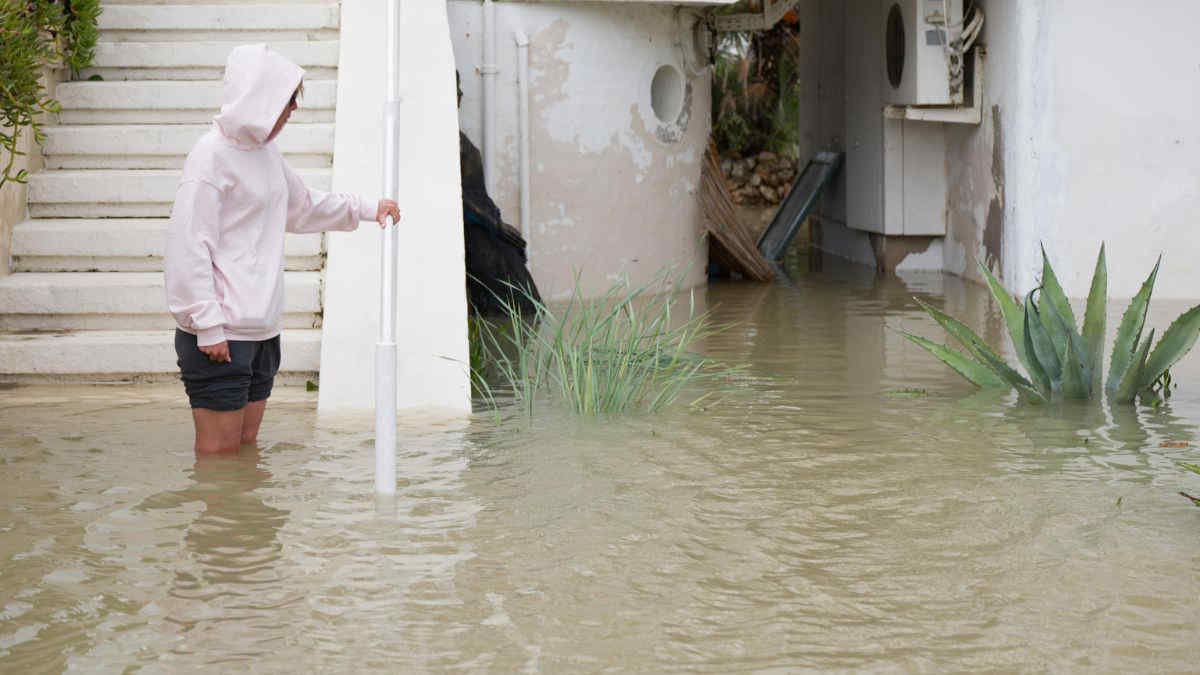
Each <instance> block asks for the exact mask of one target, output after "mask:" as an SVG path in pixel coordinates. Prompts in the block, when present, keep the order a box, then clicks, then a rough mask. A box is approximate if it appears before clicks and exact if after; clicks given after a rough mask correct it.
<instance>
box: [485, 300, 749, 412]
mask: <svg viewBox="0 0 1200 675" xmlns="http://www.w3.org/2000/svg"><path fill="white" fill-rule="evenodd" d="M663 285H665V286H668V287H669V288H670V290H672V291H676V292H668V293H660V294H651V293H649V290H650V289H651V288H652V287H654V286H657V284H648V285H646V286H641V287H637V288H631V287H630V286H629V285H628V284H627V283H623V282H619V283H616V284H614V285H613V286H612V287H610V288H609V290H608V291H607V292H606V293H605V294H604V295H602V296H601V297H599V298H595V299H591V300H578V299H574V300H571V301H570V303H568V304H567V305H566V306H565V307H564V308H563V309H561V310H555V309H551V308H550V307H548V306H547V305H545V304H544V303H542V302H540V301H539V300H537V299H536V298H533V297H530V296H528V294H527V297H529V300H531V301H532V302H533V304H534V307H535V313H534V315H533V316H522V315H521V313H520V310H519V309H518V307H517V306H516V303H514V302H510V301H507V299H506V298H502V297H498V298H497V299H498V300H499V301H500V302H501V303H502V304H503V305H504V307H505V309H506V310H507V318H505V319H503V320H501V321H488V320H484V319H482V318H476V319H475V323H474V325H473V330H472V336H471V337H472V339H473V340H474V341H476V342H477V344H474V345H472V348H471V354H472V369H471V370H472V380H473V382H474V384H475V388H476V391H478V392H480V393H481V394H482V395H483V397H484V399H485V400H486V401H488V403H489V404H490V405H492V406H493V407H496V405H497V404H496V399H497V396H496V395H497V394H501V395H504V394H507V395H510V396H511V397H512V398H513V399H514V400H515V401H516V402H517V403H519V404H521V405H522V406H523V407H524V408H525V410H526V412H527V413H528V414H530V415H532V414H533V410H534V406H535V401H537V400H538V398H539V396H542V395H545V396H548V397H550V398H551V399H555V400H557V401H558V402H561V403H563V404H565V405H566V406H567V407H568V408H569V409H570V410H572V411H573V412H575V413H578V414H584V415H595V414H603V413H623V412H631V411H636V410H644V411H649V412H653V411H657V410H661V409H662V408H664V407H665V406H668V405H670V404H671V403H672V402H674V401H675V400H676V399H677V398H678V397H679V396H680V394H681V393H682V392H683V391H684V389H685V388H686V387H687V386H688V385H690V384H693V383H696V382H698V381H700V380H705V379H712V378H715V377H722V376H724V375H726V374H728V373H729V372H730V371H729V370H728V369H726V368H723V367H721V366H719V365H718V364H716V363H714V362H713V361H711V360H709V359H707V358H705V357H703V356H700V355H698V354H696V353H694V352H693V351H691V350H692V348H693V346H694V345H695V344H696V343H697V341H700V340H703V339H704V338H706V337H708V336H710V335H713V334H714V333H715V332H717V331H718V330H719V328H717V327H714V326H713V324H712V321H711V319H710V317H709V315H708V314H707V313H700V314H697V313H696V311H695V305H694V302H690V303H689V307H688V313H687V315H686V318H684V319H682V320H679V321H676V319H678V318H679V317H677V316H676V314H677V312H673V309H672V308H673V306H674V305H675V304H676V300H675V297H676V296H677V295H678V293H677V291H678V284H677V283H676V284H666V283H664V284H663ZM515 290H517V291H518V292H520V291H521V289H519V288H518V289H515ZM575 297H576V298H578V297H580V293H579V288H578V284H577V286H576V293H575ZM493 383H495V386H493Z"/></svg>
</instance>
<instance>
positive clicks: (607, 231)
mask: <svg viewBox="0 0 1200 675" xmlns="http://www.w3.org/2000/svg"><path fill="white" fill-rule="evenodd" d="M449 7H450V21H451V26H452V31H451V33H452V35H453V36H454V41H455V45H454V49H455V57H456V59H457V61H458V66H459V70H460V71H461V72H462V73H463V74H464V81H463V92H464V96H463V107H462V109H461V111H460V117H461V120H460V122H461V125H462V127H463V128H464V129H466V130H467V133H468V135H470V130H471V129H478V128H480V126H481V120H480V107H481V106H480V105H479V92H480V88H481V84H480V78H479V77H478V76H473V77H467V76H466V74H468V73H474V72H475V67H476V66H477V65H478V64H479V63H480V59H481V54H482V51H481V45H480V40H479V39H478V37H477V36H478V33H479V30H478V29H476V28H474V27H475V26H478V24H479V21H480V6H479V4H478V3H477V2H463V1H458V0H452V2H451V3H450V5H449ZM518 28H519V29H520V30H521V31H522V32H524V33H525V34H527V35H528V36H529V40H530V54H529V57H530V58H529V65H530V78H529V85H530V106H529V112H530V139H529V140H530V153H531V164H530V167H531V176H530V188H531V213H530V220H531V232H530V235H531V236H530V242H529V256H530V267H531V270H532V273H533V275H534V278H535V279H536V281H537V283H538V286H539V288H540V289H541V291H542V294H543V296H544V297H546V298H547V299H556V298H563V297H567V296H569V295H570V294H571V292H572V291H573V289H574V288H575V284H576V279H577V278H578V282H579V285H580V287H581V289H582V290H583V291H584V293H585V294H594V293H596V292H599V291H600V290H602V289H604V288H606V287H607V286H608V285H609V284H610V283H611V281H612V279H613V278H614V275H615V278H628V279H629V280H630V282H631V283H634V284H641V283H645V282H648V281H651V280H652V279H653V278H654V277H655V276H656V275H658V274H659V273H660V271H661V270H662V269H663V268H665V267H674V268H676V269H677V270H679V271H680V272H683V271H685V270H686V271H688V272H689V273H688V277H687V281H686V283H688V284H690V285H695V284H698V283H702V282H703V281H704V278H705V262H706V256H707V247H706V245H705V243H704V241H703V239H702V238H701V222H700V218H701V213H700V209H699V204H698V201H697V199H696V196H695V193H696V186H697V185H698V184H699V180H700V165H701V159H702V157H703V153H704V147H705V144H706V143H707V140H708V133H709V125H710V120H709V109H710V102H709V81H708V78H709V75H708V73H707V72H705V73H704V74H703V75H701V76H700V77H688V76H686V75H683V76H682V83H681V84H682V92H681V99H682V106H681V109H680V110H679V112H678V114H676V115H675V116H674V118H673V119H672V120H671V121H669V122H663V121H662V120H659V119H658V117H657V116H656V114H655V112H654V110H653V109H652V105H653V100H652V91H651V85H652V80H653V78H654V75H655V73H656V71H658V69H659V68H661V67H663V66H668V65H669V66H672V67H674V68H676V69H677V70H678V71H679V72H680V73H681V74H682V73H686V72H688V71H687V68H685V67H684V64H683V63H681V50H680V49H679V46H678V45H677V42H678V40H679V39H681V38H682V39H690V31H688V33H689V35H679V34H677V33H678V31H679V28H678V23H677V21H676V17H675V13H674V11H673V10H672V8H670V7H663V6H658V5H645V4H637V5H624V4H621V5H616V4H607V3H604V4H591V3H579V4H566V3H564V4H545V3H538V4H526V3H498V4H497V6H496V32H497V45H498V46H499V49H498V50H497V51H498V53H497V57H498V58H497V64H496V65H497V67H498V69H499V74H498V76H497V81H496V89H497V92H496V98H497V115H498V117H497V120H496V129H497V135H498V136H499V137H500V138H501V139H504V142H502V143H500V144H498V147H497V148H496V158H495V160H494V166H495V167H496V168H497V172H498V173H499V174H500V175H497V176H494V177H493V184H494V185H495V186H496V192H497V194H496V195H494V196H493V198H494V199H495V200H496V202H497V204H498V205H499V206H500V207H501V209H502V210H503V211H504V215H505V218H506V220H510V221H515V220H517V219H519V217H520V213H519V198H518V190H519V185H518V181H516V180H515V175H514V174H515V173H516V167H517V165H518V160H519V155H518V143H517V142H516V139H517V131H516V128H517V122H518V120H517V109H518V100H517V90H516V85H517V83H516V77H515V72H514V70H513V69H514V68H515V65H516V64H515V54H516V52H515V48H513V49H507V48H506V47H507V46H511V45H512V40H511V34H512V32H513V31H515V30H516V29H518ZM678 100H679V99H676V102H677V101H678ZM509 138H511V139H512V141H511V142H509V140H508V139H509Z"/></svg>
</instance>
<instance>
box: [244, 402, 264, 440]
mask: <svg viewBox="0 0 1200 675" xmlns="http://www.w3.org/2000/svg"><path fill="white" fill-rule="evenodd" d="M242 410H244V411H245V413H246V416H245V417H244V418H242V445H250V444H252V443H254V442H255V441H257V440H258V427H259V426H260V425H261V424H262V418H263V413H264V412H266V411H267V399H265V398H264V399H263V400H261V401H250V402H249V403H247V404H246V407H245V408H242Z"/></svg>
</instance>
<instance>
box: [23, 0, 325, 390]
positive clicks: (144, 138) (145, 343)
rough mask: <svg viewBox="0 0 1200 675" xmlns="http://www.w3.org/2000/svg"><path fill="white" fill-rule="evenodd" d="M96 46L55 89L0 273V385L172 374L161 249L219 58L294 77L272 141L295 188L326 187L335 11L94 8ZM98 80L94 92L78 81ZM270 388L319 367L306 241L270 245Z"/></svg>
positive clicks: (163, 3)
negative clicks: (8, 269)
mask: <svg viewBox="0 0 1200 675" xmlns="http://www.w3.org/2000/svg"><path fill="white" fill-rule="evenodd" d="M103 7H104V11H103V13H102V14H101V15H100V28H101V37H100V40H101V43H100V44H99V45H98V47H97V49H96V59H95V62H94V64H93V66H92V67H91V68H89V69H88V70H86V71H84V72H83V73H81V74H80V79H79V80H78V81H72V82H65V83H62V84H60V85H59V86H58V89H57V93H56V97H57V98H58V100H59V101H60V102H61V103H62V110H61V112H60V113H59V115H58V124H57V125H56V126H47V127H46V128H45V131H46V135H47V138H46V142H45V144H44V146H43V152H44V155H45V159H46V169H45V170H44V171H42V172H39V173H36V174H34V175H32V176H30V179H29V219H28V220H26V221H25V222H23V223H20V224H18V225H17V226H16V227H15V228H14V231H13V242H12V256H13V258H12V264H13V266H12V269H13V271H14V273H13V274H11V275H9V276H7V277H0V381H9V382H14V381H16V382H22V381H124V380H131V379H138V380H146V379H149V380H158V379H163V380H167V379H170V378H173V377H174V376H175V374H176V372H177V368H176V365H175V353H174V342H173V339H172V332H173V326H174V322H173V321H172V319H171V317H170V315H169V314H167V312H166V297H165V294H164V292H163V280H162V253H163V249H164V243H165V235H166V224H167V220H166V219H167V217H168V216H169V215H170V210H171V203H172V201H173V199H174V194H175V188H176V185H177V183H178V180H179V169H180V167H182V166H183V161H184V158H185V156H186V155H187V152H188V151H189V150H190V149H191V146H192V144H193V143H194V142H195V141H196V139H197V138H198V137H199V136H200V135H201V134H203V133H204V132H205V131H206V130H207V129H208V127H209V123H210V121H211V119H212V117H213V115H215V114H216V112H217V110H218V109H219V107H220V103H221V76H222V72H223V70H224V65H225V59H226V56H227V55H228V53H229V50H230V49H232V48H233V47H234V46H236V45H238V44H244V43H249V42H267V43H268V44H270V45H272V47H274V48H275V49H277V50H278V51H280V52H281V53H283V54H284V55H286V56H288V57H289V58H291V59H292V60H294V61H295V62H296V63H298V64H299V65H300V66H301V67H303V68H304V69H305V70H306V71H307V75H306V77H305V93H304V97H303V99H302V101H301V106H300V109H299V110H298V111H296V113H294V114H293V115H292V118H291V121H290V122H289V123H288V126H287V128H286V129H285V130H284V131H283V133H282V134H281V135H280V137H279V139H278V140H277V141H276V142H277V143H278V144H279V146H280V149H281V150H282V151H283V153H284V154H285V155H286V156H287V158H288V161H289V162H290V163H291V164H292V166H293V167H296V168H297V169H298V171H299V172H300V174H301V175H302V176H303V177H304V179H305V181H306V182H307V183H308V185H310V186H312V187H315V188H319V189H329V182H330V171H331V167H332V164H333V121H334V103H335V101H336V89H337V87H336V76H337V59H338V17H339V6H338V4H337V3H336V2H331V1H330V0H274V1H273V2H263V3H248V2H242V1H238V0H207V1H203V0H194V1H192V2H188V1H186V0H175V1H172V0H120V1H115V0H114V1H113V2H104V3H103ZM93 76H98V78H101V79H98V80H97V81H90V80H88V79H87V78H90V77H93ZM285 255H286V260H285V265H286V269H287V273H286V278H285V287H286V294H287V295H286V305H285V308H284V333H283V343H284V344H283V355H284V356H283V365H282V369H281V371H282V372H283V373H284V375H285V379H290V380H301V381H302V380H303V379H305V378H313V377H315V375H316V373H317V372H318V370H319V366H320V351H321V350H320V339H321V331H320V323H321V271H320V270H321V266H322V260H323V257H322V240H321V237H320V236H318V235H289V236H288V238H287V240H286V250H285Z"/></svg>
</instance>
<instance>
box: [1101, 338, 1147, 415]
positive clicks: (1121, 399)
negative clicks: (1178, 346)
mask: <svg viewBox="0 0 1200 675" xmlns="http://www.w3.org/2000/svg"><path fill="white" fill-rule="evenodd" d="M1152 342H1154V329H1153V328H1151V329H1150V334H1149V335H1147V336H1146V340H1145V341H1144V342H1142V344H1141V346H1140V347H1138V348H1137V351H1136V352H1134V355H1133V361H1132V362H1131V363H1130V364H1129V366H1128V367H1126V368H1125V376H1124V377H1122V378H1121V382H1120V383H1119V384H1118V385H1117V388H1116V389H1115V390H1114V391H1112V392H1111V394H1110V395H1111V397H1112V400H1113V401H1115V402H1116V403H1132V402H1133V399H1134V397H1136V396H1137V393H1138V391H1140V390H1141V389H1142V388H1143V387H1142V386H1141V381H1142V371H1143V370H1144V369H1145V367H1146V355H1147V354H1149V353H1150V344H1151V343H1152Z"/></svg>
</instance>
